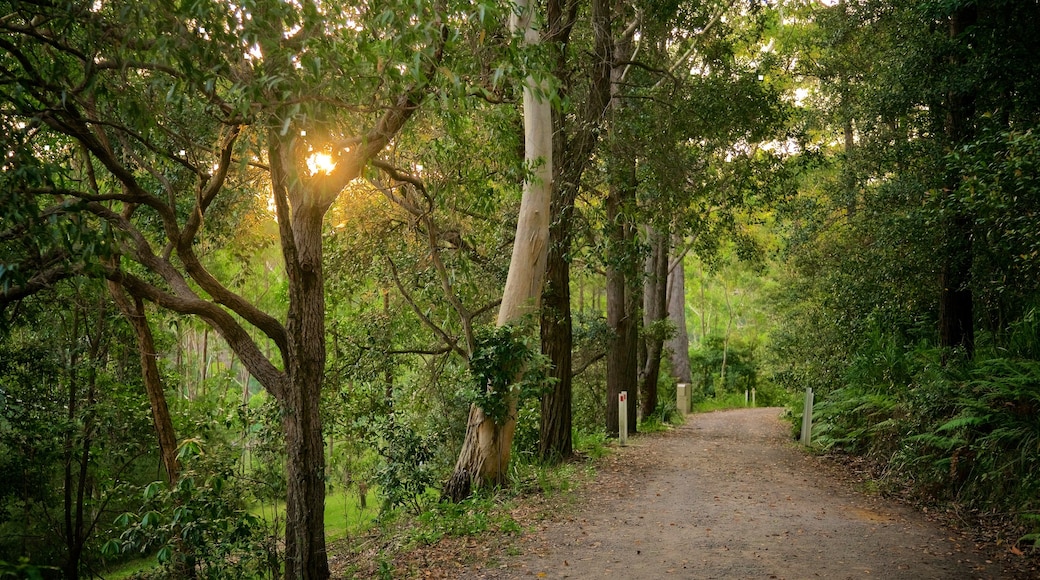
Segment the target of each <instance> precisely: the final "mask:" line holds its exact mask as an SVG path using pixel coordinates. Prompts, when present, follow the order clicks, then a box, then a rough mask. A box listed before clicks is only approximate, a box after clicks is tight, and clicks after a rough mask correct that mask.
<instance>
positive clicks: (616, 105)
mask: <svg viewBox="0 0 1040 580" xmlns="http://www.w3.org/2000/svg"><path fill="white" fill-rule="evenodd" d="M631 53H632V39H631V38H622V39H619V40H618V41H617V42H616V43H615V45H614V56H615V60H627V59H628V57H630V56H631ZM621 74H622V69H620V68H615V69H613V70H611V83H610V93H611V95H610V96H611V100H610V114H611V116H612V124H611V132H610V155H609V158H608V172H607V173H608V177H607V179H608V187H607V200H606V214H607V215H606V218H607V223H606V228H605V229H606V232H605V233H606V238H607V252H608V254H609V255H608V259H607V268H606V269H607V325H608V326H609V327H610V328H611V330H612V331H613V335H614V336H613V337H612V338H613V339H612V341H611V343H610V347H609V348H608V350H607V408H606V426H607V434H608V435H609V436H611V437H617V436H618V432H619V424H618V396H619V395H620V394H621V393H622V392H626V393H628V414H627V418H628V427H629V430H630V431H635V430H636V426H637V404H638V400H639V396H638V392H637V388H638V385H639V383H638V376H637V375H638V364H639V360H638V348H639V340H638V330H639V327H638V323H639V305H640V302H642V300H641V299H640V298H639V296H638V295H639V292H638V291H637V288H640V287H641V286H640V285H639V284H638V282H636V281H635V278H636V277H638V276H639V272H640V270H641V268H640V267H639V262H638V256H637V252H636V250H635V225H634V219H635V210H636V161H635V157H634V153H633V152H631V151H629V150H628V149H627V148H626V147H625V143H624V141H625V136H624V135H623V132H622V129H621V125H622V124H621V122H620V121H621V117H622V115H623V109H624V106H623V102H622V95H621V81H622V79H621Z"/></svg>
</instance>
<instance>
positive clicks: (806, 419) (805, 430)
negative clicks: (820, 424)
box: [802, 387, 814, 445]
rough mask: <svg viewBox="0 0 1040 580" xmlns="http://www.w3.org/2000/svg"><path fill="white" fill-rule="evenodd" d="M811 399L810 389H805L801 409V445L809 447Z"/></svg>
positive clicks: (810, 438)
mask: <svg viewBox="0 0 1040 580" xmlns="http://www.w3.org/2000/svg"><path fill="white" fill-rule="evenodd" d="M813 398H814V396H813V390H812V387H806V389H805V406H804V408H803V409H802V445H809V444H810V443H812V412H813Z"/></svg>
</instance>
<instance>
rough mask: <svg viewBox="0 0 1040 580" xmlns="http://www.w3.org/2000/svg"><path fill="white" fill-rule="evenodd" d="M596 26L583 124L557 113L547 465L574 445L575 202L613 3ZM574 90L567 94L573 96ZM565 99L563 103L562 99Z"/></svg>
mask: <svg viewBox="0 0 1040 580" xmlns="http://www.w3.org/2000/svg"><path fill="white" fill-rule="evenodd" d="M564 8H565V6H564V4H563V3H562V2H561V1H560V0H552V1H550V2H549V3H548V16H549V39H550V40H551V42H552V45H553V46H554V47H558V48H557V49H556V50H557V51H558V52H557V54H556V71H555V72H556V76H557V78H561V79H564V78H569V77H570V75H568V74H567V71H568V68H569V64H568V62H567V59H568V57H569V55H568V53H567V52H566V47H567V46H569V43H568V42H567V39H568V38H569V35H570V30H571V28H572V26H573V23H574V22H573V18H572V17H571V15H570V14H568V13H566V12H565V10H564ZM592 27H593V34H594V36H595V50H596V63H597V65H596V67H595V69H594V73H593V75H592V79H591V86H590V88H589V93H588V97H587V100H586V101H585V103H584V107H583V108H582V114H581V116H580V117H579V119H578V121H577V122H576V123H574V125H573V126H570V125H569V124H568V123H567V121H566V117H565V116H564V115H563V114H562V113H561V112H560V111H554V114H553V128H554V131H553V156H554V161H553V173H554V175H553V189H552V202H551V206H552V207H551V214H552V216H553V220H552V223H551V224H550V226H549V255H548V261H547V263H546V282H545V288H544V290H543V292H542V312H541V338H542V354H544V355H545V356H547V357H549V360H550V362H551V364H552V367H551V369H550V377H551V378H552V379H553V385H552V387H551V388H550V390H549V391H548V392H546V393H545V394H544V395H542V400H541V424H540V426H539V438H538V453H539V456H540V457H541V458H542V459H543V460H550V461H551V460H558V459H562V458H566V457H569V456H570V455H571V452H572V441H571V424H572V423H571V420H572V417H571V398H572V377H571V371H572V369H571V362H572V361H571V352H572V349H573V328H572V318H571V292H570V260H569V255H570V251H571V230H572V226H571V224H572V220H573V215H574V201H575V199H576V198H577V195H578V189H579V187H580V184H581V176H582V173H584V170H585V167H586V166H587V165H588V162H589V159H590V158H591V155H592V150H593V149H594V148H595V145H596V141H597V136H598V130H597V129H598V128H599V127H600V125H601V124H602V119H603V111H604V108H605V105H606V103H607V101H608V100H609V98H610V3H609V0H592ZM569 89H570V87H564V88H563V89H562V90H563V91H565V92H567V93H569V92H570V90H569ZM561 100H562V99H561Z"/></svg>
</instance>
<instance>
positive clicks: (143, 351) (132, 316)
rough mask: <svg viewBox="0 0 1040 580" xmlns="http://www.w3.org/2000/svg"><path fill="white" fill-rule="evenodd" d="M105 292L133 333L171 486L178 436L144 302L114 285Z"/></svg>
mask: <svg viewBox="0 0 1040 580" xmlns="http://www.w3.org/2000/svg"><path fill="white" fill-rule="evenodd" d="M108 292H109V294H110V295H111V296H112V301H113V302H115V303H116V306H117V307H118V308H119V311H120V312H122V313H123V317H125V318H126V320H127V321H128V322H129V323H130V326H131V327H132V328H133V329H134V336H136V337H137V347H138V352H139V354H140V357H141V376H142V378H143V380H144V390H145V392H146V393H147V394H148V406H149V408H150V409H151V411H152V424H153V425H154V426H155V434H156V436H157V437H158V439H159V456H160V457H161V458H162V462H163V467H164V468H165V471H166V482H167V483H169V484H170V485H171V486H172V485H173V484H174V483H175V482H176V481H177V477H178V476H179V474H180V462H178V461H177V434H176V432H175V431H174V430H173V419H172V418H171V416H170V408H169V406H167V404H166V392H165V391H164V390H163V385H162V379H161V378H160V375H159V365H158V363H157V362H156V361H157V359H158V356H159V355H158V354H156V350H155V337H154V336H153V335H152V329H151V327H150V326H148V319H147V318H146V317H145V311H144V301H143V300H142V299H141V298H139V297H136V296H135V297H133V300H131V299H130V298H129V297H128V296H127V295H126V293H124V292H123V288H122V287H121V286H120V285H119V284H117V283H115V282H111V281H110V282H108Z"/></svg>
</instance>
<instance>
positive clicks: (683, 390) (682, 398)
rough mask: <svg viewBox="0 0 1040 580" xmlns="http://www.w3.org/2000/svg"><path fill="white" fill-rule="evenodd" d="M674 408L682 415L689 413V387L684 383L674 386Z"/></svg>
mask: <svg viewBox="0 0 1040 580" xmlns="http://www.w3.org/2000/svg"><path fill="white" fill-rule="evenodd" d="M675 406H676V407H678V408H679V412H680V413H682V414H683V415H685V414H686V413H689V412H690V385H687V384H686V383H679V384H678V385H675Z"/></svg>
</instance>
